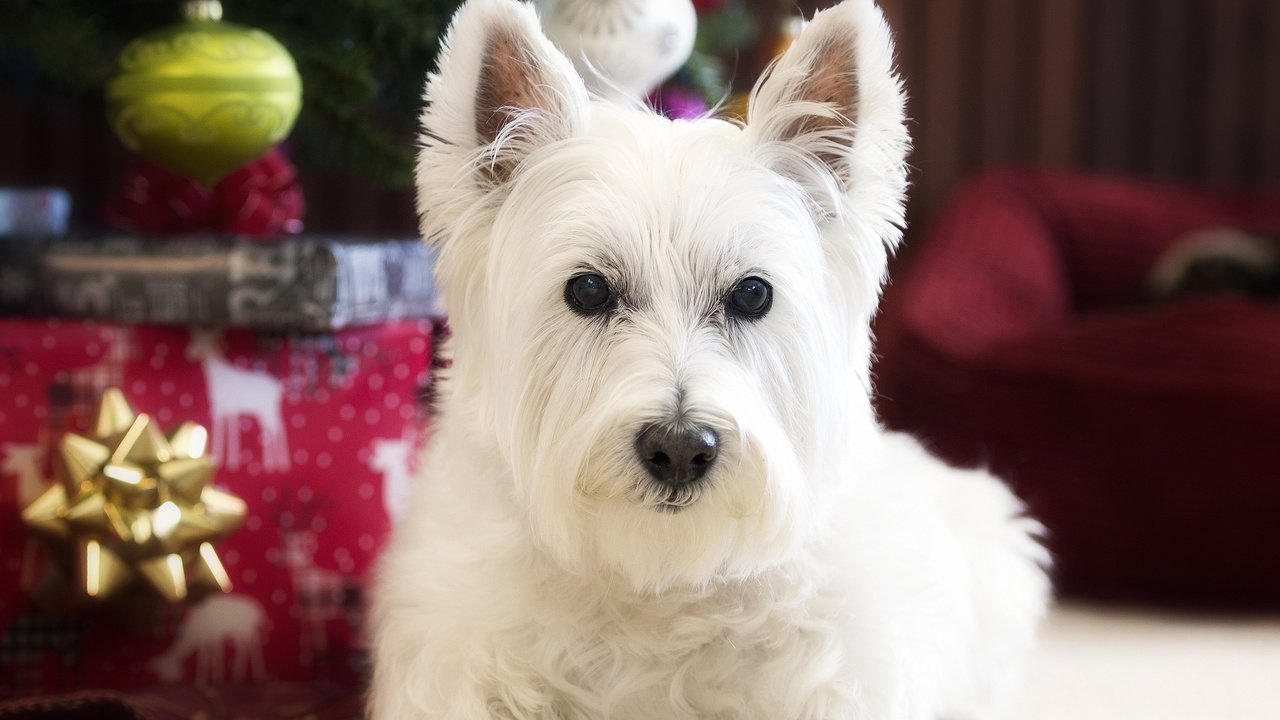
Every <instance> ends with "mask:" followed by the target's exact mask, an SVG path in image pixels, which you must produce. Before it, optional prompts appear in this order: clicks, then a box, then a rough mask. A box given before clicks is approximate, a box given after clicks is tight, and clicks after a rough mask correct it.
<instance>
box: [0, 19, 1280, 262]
mask: <svg viewBox="0 0 1280 720" xmlns="http://www.w3.org/2000/svg"><path fill="white" fill-rule="evenodd" d="M41 5H42V3H35V2H24V1H23V0H17V1H16V2H10V3H7V4H6V9H5V10H3V11H2V12H4V13H5V17H4V18H3V20H4V21H5V26H6V27H7V30H0V38H4V45H5V47H4V48H3V58H4V62H3V65H2V66H0V69H2V71H3V72H2V73H0V184H5V185H26V186H32V185H51V186H58V187H65V188H67V189H69V190H71V191H72V193H73V195H74V196H75V197H76V199H77V201H78V202H77V203H76V204H75V210H74V212H75V217H76V219H77V220H79V221H82V222H88V221H91V220H93V219H95V218H96V215H95V213H96V210H97V202H96V201H97V200H98V199H100V198H101V197H102V196H103V195H105V193H106V191H107V189H108V188H111V187H112V186H113V185H114V184H115V183H117V182H118V181H119V178H120V176H121V174H122V173H123V170H124V166H125V161H126V157H127V154H126V152H125V151H124V149H123V148H122V147H121V146H120V143H118V142H116V141H115V140H114V138H113V137H112V136H111V131H110V129H109V128H108V127H107V125H106V123H104V122H103V120H102V118H103V107H102V99H101V98H102V86H101V83H102V82H103V81H105V78H106V77H107V76H108V75H109V73H110V61H111V58H114V56H115V54H116V53H118V52H119V50H120V49H121V48H122V47H123V44H124V43H125V42H126V41H128V40H129V39H132V37H133V36H135V35H138V34H141V33H143V32H145V31H147V30H150V29H154V28H156V27H158V26H160V25H163V24H165V23H167V22H169V21H171V20H176V18H177V17H178V11H177V10H176V7H177V3H175V2H162V1H157V0H151V1H139V0H133V1H131V2H124V3H112V4H110V5H105V4H101V3H90V2H83V3H55V4H54V5H63V6H70V10H74V11H76V12H75V14H74V18H75V20H76V24H75V25H74V27H76V28H80V29H82V30H84V31H85V32H92V33H93V35H94V37H95V38H96V42H93V43H88V44H87V45H88V46H89V48H91V50H87V49H86V48H85V47H84V46H83V45H82V44H80V43H79V41H78V40H79V39H78V38H76V37H71V38H68V37H66V35H65V33H66V31H67V27H69V26H71V25H70V19H69V18H66V17H64V16H62V15H58V14H53V15H50V14H49V11H48V10H46V9H40V6H41ZM77 5H79V6H80V7H76V6H77ZM321 5H322V6H314V7H313V6H312V5H309V4H306V3H296V2H295V3H290V2H279V3H270V4H262V3H254V2H247V1H243V2H237V3H228V10H227V12H228V17H229V19H235V20H236V21H237V22H242V23H246V24H251V25H253V24H256V25H260V26H262V27H264V28H266V29H268V30H269V31H271V32H273V33H275V34H276V35H278V36H279V37H281V38H282V39H283V40H285V41H286V45H290V43H289V42H288V40H289V39H290V38H291V37H297V38H302V39H306V40H308V41H310V42H313V43H316V46H314V47H308V46H301V47H294V46H291V47H290V49H291V50H292V51H293V52H294V54H295V55H296V56H298V58H299V61H300V64H301V65H302V69H303V72H304V79H305V80H306V81H307V83H306V87H307V88H308V95H307V104H306V105H304V107H306V108H307V109H306V110H304V116H303V120H302V122H300V124H299V128H298V132H299V133H304V134H307V135H308V136H310V135H314V134H316V133H317V132H320V131H319V130H318V128H317V127H316V126H319V127H321V128H326V129H330V130H332V129H334V128H339V129H342V132H340V133H335V132H330V133H329V134H328V139H327V140H319V139H316V138H311V137H306V138H303V139H302V141H303V142H304V145H305V147H306V149H307V150H308V151H311V152H310V154H306V153H295V154H294V156H293V161H294V162H295V163H296V164H297V165H298V166H299V169H300V171H301V177H302V180H303V186H304V188H305V190H306V195H307V198H308V199H309V200H310V201H311V202H310V203H309V205H310V209H309V211H308V214H307V219H306V224H307V227H308V228H309V229H310V230H312V231H316V232H340V233H345V232H353V233H384V234H405V233H412V232H413V231H414V230H415V222H414V218H413V213H412V210H411V208H412V203H411V202H410V197H409V193H408V191H407V189H405V188H404V187H403V184H404V180H405V178H404V175H403V169H404V168H403V166H402V165H401V166H396V165H395V163H393V162H388V161H382V162H383V167H379V165H378V164H377V162H375V161H377V160H379V159H380V158H376V157H375V158H370V157H369V156H370V155H377V154H379V153H382V154H385V153H387V149H386V148H385V147H381V146H380V145H378V144H377V143H376V142H375V141H370V142H369V143H367V144H365V145H362V144H361V143H360V141H359V139H358V138H357V135H358V133H357V132H356V129H358V128H361V127H363V126H362V125H361V124H360V123H358V122H356V121H355V120H347V121H346V124H345V125H344V124H342V121H341V120H340V119H338V120H328V121H327V122H326V121H321V120H320V119H319V118H313V117H311V116H309V115H307V114H305V113H307V112H310V110H311V107H310V105H311V104H312V103H313V102H317V101H316V100H315V99H314V98H313V95H314V97H315V98H322V99H323V100H324V101H325V102H326V103H328V104H330V105H333V106H334V107H325V108H324V109H323V112H324V113H325V114H327V115H330V116H339V117H340V116H342V115H343V114H346V115H348V116H354V117H355V118H358V119H359V120H360V121H361V122H363V123H366V124H368V125H370V126H374V125H376V126H378V127H385V128H386V129H387V131H388V134H387V135H386V136H385V137H386V138H387V139H388V140H390V139H395V140H399V141H403V142H404V143H405V144H408V142H409V141H410V131H411V127H410V126H406V124H405V122H404V112H405V111H404V109H405V108H409V107H412V106H413V105H414V104H415V103H416V101H417V92H416V89H417V88H418V87H419V86H420V84H421V77H422V75H423V73H424V72H425V71H426V70H427V69H428V68H429V67H430V64H431V58H432V56H433V51H434V47H435V46H434V42H433V41H431V39H430V37H429V33H432V32H434V31H436V30H438V28H439V24H440V22H442V18H444V17H447V15H448V12H449V10H450V9H451V7H452V5H453V3H450V2H398V3H396V2H347V3H333V4H332V5H330V4H327V3H326V4H321ZM698 5H700V6H701V8H700V12H701V13H702V14H703V16H704V17H711V18H713V19H715V20H717V21H719V23H720V24H719V25H717V26H715V27H714V28H711V29H710V30H708V31H704V32H706V33H707V34H709V35H712V37H713V38H714V39H708V40H706V41H705V42H704V43H703V45H704V46H708V47H709V49H710V50H712V51H713V52H716V53H719V55H720V56H721V58H722V62H723V68H724V70H723V77H722V78H721V79H716V80H712V81H710V83H709V84H710V85H711V87H712V90H710V91H709V93H708V94H712V95H713V94H714V92H715V90H714V89H715V88H716V87H717V84H718V87H721V88H724V89H725V90H726V91H728V92H732V91H742V90H745V89H748V88H749V87H750V86H751V84H752V83H753V82H754V81H755V79H756V77H757V76H758V74H759V72H760V70H761V69H762V68H763V67H764V65H765V64H766V63H767V62H768V60H769V59H770V58H771V57H772V56H773V53H774V51H775V50H776V48H777V47H778V46H779V35H780V34H782V33H783V31H784V28H785V27H786V18H787V17H790V16H794V15H797V14H800V13H804V14H806V15H807V14H810V13H811V12H812V11H813V10H814V9H816V8H818V7H821V6H822V5H823V3H821V2H814V1H812V0H805V1H804V2H800V3H796V4H792V3H781V2H772V1H770V0H704V2H701V3H698ZM881 5H882V7H883V8H884V10H885V13H886V14H887V15H888V17H889V20H890V22H891V24H892V26H893V27H894V29H895V31H896V34H897V38H898V59H899V65H900V68H901V70H902V73H903V75H904V77H905V78H906V81H907V87H908V89H909V93H910V115H911V117H912V118H913V126H912V131H913V135H914V137H915V141H916V149H915V152H914V153H913V154H912V158H911V163H912V166H913V168H914V172H913V173H912V180H913V183H914V190H913V192H912V193H911V219H912V223H911V230H910V231H909V232H910V235H911V236H912V237H914V236H915V235H917V234H918V233H919V232H920V231H922V230H923V229H924V228H926V227H927V226H928V224H929V221H930V220H931V219H932V218H933V217H934V215H936V213H937V212H938V210H939V209H940V206H941V204H942V202H943V201H944V199H945V198H946V197H947V195H948V193H949V192H950V191H951V190H952V188H953V187H954V186H955V184H956V182H957V181H959V180H960V179H961V178H962V177H965V176H966V175H968V174H971V173H973V172H975V171H976V170H979V169H981V168H984V167H988V166H992V165H1007V164H1011V163H1014V164H1024V165H1035V166H1041V167H1052V168H1071V169H1088V170H1099V171H1105V172H1109V173H1123V174H1129V175H1134V176H1138V177H1143V178H1158V179H1165V180H1178V181H1185V182H1192V183H1211V184H1214V185H1218V186H1225V187H1230V186H1233V185H1240V184H1246V183H1257V182H1260V181H1264V180H1268V179H1270V180H1274V179H1276V178H1277V176H1278V175H1280V132H1277V130H1276V128H1278V127H1280V83H1278V82H1277V80H1276V78H1277V77H1280V43H1277V42H1276V41H1275V39H1276V37H1277V35H1278V34H1280V4H1278V3H1275V2H1272V1H1271V0H884V2H882V3H881ZM44 23H49V25H50V27H49V28H48V29H47V31H46V32H43V33H35V32H32V30H33V28H40V27H41V25H42V24H44ZM63 23H66V24H63ZM704 24H705V22H704ZM95 25H96V27H95ZM309 27H310V28H311V29H310V30H309V29H308V28H309ZM282 30H283V32H282ZM412 33H418V34H419V36H420V37H419V38H406V37H405V36H406V35H409V34H412ZM5 35H7V36H8V37H5ZM344 35H346V36H345V37H344ZM15 46H18V47H15ZM33 49H35V50H38V51H39V52H34V53H33V52H31V50H33ZM63 51H70V52H72V53H73V54H72V56H71V58H69V59H68V58H64V59H62V60H60V61H59V62H58V63H57V64H54V65H55V66H53V67H51V66H50V65H51V64H52V63H49V62H48V61H47V59H48V56H50V55H54V56H56V55H58V53H60V52H63ZM95 51H96V55H95V54H94V52H95ZM379 53H382V54H384V55H385V56H384V57H378V54H379ZM346 56H354V57H355V58H357V60H358V61H357V63H356V65H355V66H352V65H350V64H347V63H348V61H347V59H346ZM371 56H372V57H371ZM67 65H70V66H71V67H66V66H67ZM344 65H345V67H344ZM343 70H348V71H350V74H348V75H343V74H342V73H341V72H340V71H343ZM362 72H367V73H368V74H367V75H361V74H360V73H362ZM313 78H314V80H313ZM95 82H96V83H97V84H94V83H95ZM313 85H314V88H313ZM320 112H321V110H320V108H318V107H317V108H316V113H315V114H316V115H317V116H318V115H320ZM397 132H398V134H396V133H397ZM379 140H381V138H379ZM296 142H298V140H297V139H295V143H296ZM325 144H330V145H334V144H343V145H345V146H349V147H350V148H351V150H352V151H355V152H360V153H362V154H363V155H364V161H363V162H362V163H361V164H362V165H363V166H365V167H367V168H368V169H369V170H370V172H368V173H364V174H357V173H352V172H348V171H347V168H346V167H345V166H343V167H334V166H333V156H334V153H332V152H324V153H322V154H324V155H325V157H323V158H318V157H314V154H315V151H317V150H319V148H317V147H316V146H320V145H325ZM344 149H345V148H344ZM337 155H338V157H343V156H342V154H341V153H338V154H337ZM368 175H374V177H368ZM908 247H911V244H910V243H909V244H908Z"/></svg>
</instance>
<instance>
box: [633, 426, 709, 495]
mask: <svg viewBox="0 0 1280 720" xmlns="http://www.w3.org/2000/svg"><path fill="white" fill-rule="evenodd" d="M718 442H719V438H718V437H717V436H716V433H715V431H714V430H712V429H711V428H709V427H705V426H700V425H692V426H690V425H670V424H666V423H658V424H655V425H650V426H648V427H646V428H645V429H644V430H641V431H640V434H639V435H638V436H637V437H636V454H637V455H639V456H640V464H641V465H643V466H644V469H645V470H647V471H648V472H649V474H650V475H652V476H653V479H654V480H657V481H658V482H661V483H665V484H667V485H670V486H672V487H679V486H680V485H684V484H686V483H691V482H694V481H696V480H698V479H699V478H701V477H702V476H703V475H706V474H707V470H710V469H711V466H712V465H714V464H715V462H716V444H717V443H718Z"/></svg>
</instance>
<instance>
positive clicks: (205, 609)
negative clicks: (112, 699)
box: [148, 595, 268, 684]
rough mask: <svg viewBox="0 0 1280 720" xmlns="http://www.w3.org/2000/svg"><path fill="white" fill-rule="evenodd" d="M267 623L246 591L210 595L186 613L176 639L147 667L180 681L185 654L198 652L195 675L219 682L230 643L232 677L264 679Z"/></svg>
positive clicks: (165, 679) (162, 676)
mask: <svg viewBox="0 0 1280 720" xmlns="http://www.w3.org/2000/svg"><path fill="white" fill-rule="evenodd" d="M267 626H268V621H267V615H266V613H265V612H263V610H262V605H260V604H259V603H258V601H257V600H254V599H253V598H250V597H248V596H247V595H210V596H209V597H208V598H206V599H205V600H203V601H201V602H200V604H199V605H196V606H195V607H193V608H191V609H190V610H189V611H188V612H187V615H186V617H185V618H183V620H182V624H181V625H179V626H178V633H177V636H176V637H175V638H174V641H173V644H172V645H170V646H169V649H168V650H166V651H165V652H163V653H161V654H160V655H157V656H156V657H154V658H152V659H151V662H150V663H149V664H148V666H149V667H150V669H151V671H152V672H154V673H155V674H156V676H157V677H158V678H160V680H161V681H163V682H167V683H173V682H178V681H179V680H181V679H182V677H183V666H184V665H185V663H186V661H187V658H189V657H191V656H192V655H195V658H196V671H195V677H194V678H193V679H194V680H195V681H196V682H197V683H200V684H221V683H222V682H224V681H225V680H226V679H227V677H226V670H227V667H226V665H227V656H226V651H227V645H228V644H230V645H231V653H232V671H231V680H232V681H233V682H246V681H256V680H261V679H262V678H263V676H264V674H265V672H266V667H265V663H264V662H263V658H262V646H263V640H262V636H263V634H264V633H265V632H266V630H267Z"/></svg>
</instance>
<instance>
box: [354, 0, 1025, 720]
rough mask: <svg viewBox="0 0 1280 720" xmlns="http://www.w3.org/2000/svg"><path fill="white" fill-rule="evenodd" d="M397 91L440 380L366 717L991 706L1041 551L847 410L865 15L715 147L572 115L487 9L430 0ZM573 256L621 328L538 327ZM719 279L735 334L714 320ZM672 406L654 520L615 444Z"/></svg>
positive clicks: (627, 444)
mask: <svg viewBox="0 0 1280 720" xmlns="http://www.w3.org/2000/svg"><path fill="white" fill-rule="evenodd" d="M842 87H843V88H850V87H854V88H856V95H855V96H853V101H851V102H847V103H845V105H847V106H842V104H841V102H840V97H841V95H840V91H839V89H840V88H842ZM833 89H834V90H833ZM427 96H428V101H429V106H428V108H427V110H426V111H425V113H424V115H423V128H424V135H423V149H422V152H421V156H420V164H419V172H418V189H419V202H420V207H419V209H420V211H421V215H422V218H423V223H422V227H423V232H424V234H425V235H426V237H427V238H428V239H429V240H430V241H431V242H433V243H435V244H437V245H438V247H439V261H438V267H437V272H438V276H439V281H440V286H441V288H442V290H443V293H444V300H445V304H446V307H447V309H448V311H449V313H450V318H451V325H452V329H453V337H452V340H451V342H450V345H449V352H450V354H451V357H452V360H453V366H452V369H451V370H450V371H449V372H448V374H447V375H446V377H445V378H444V380H443V382H442V388H443V390H442V397H441V400H440V412H439V415H438V419H437V423H436V429H435V431H434V436H433V437H432V438H431V441H430V446H429V450H428V454H427V458H426V463H425V470H424V482H423V483H422V485H421V486H420V487H418V488H417V489H416V492H415V496H414V497H413V501H412V504H411V506H410V508H409V509H408V511H407V513H406V515H405V518H404V520H403V521H402V523H401V524H400V525H399V526H398V527H397V529H396V532H395V534H394V537H393V538H392V540H391V543H390V545H389V547H388V548H387V550H386V552H385V555H384V557H383V559H382V563H381V566H380V572H379V577H378V580H377V587H376V593H375V598H374V613H373V625H372V641H373V644H374V645H373V646H374V661H375V665H374V667H375V672H374V682H373V689H372V698H371V713H372V716H373V717H374V718H375V719H376V720H391V719H396V720H404V719H406V718H458V719H462V718H468V719H470V718H530V719H531V718H537V719H540V720H552V719H555V720H577V719H580V718H581V719H585V718H590V719H592V720H600V719H603V718H618V719H628V718H637V719H638V718H646V719H659V718H660V719H664V720H672V719H677V718H768V719H771V720H785V719H791V718H814V719H817V718H827V719H835V718H861V719H868V720H870V719H881V718H886V719H887V718H894V719H899V718H901V719H908V718H910V719H915V718H919V719H921V720H937V719H938V718H942V717H948V718H959V717H990V716H992V713H994V712H996V709H997V708H998V707H999V706H1000V703H1001V702H1002V700H1003V698H1004V697H1005V695H1006V694H1007V692H1008V691H1009V689H1010V687H1011V685H1012V683H1013V681H1014V679H1015V678H1016V676H1017V667H1018V664H1019V662H1020V660H1021V658H1022V656H1023V655H1024V654H1025V652H1026V651H1027V650H1028V648H1029V646H1030V644H1031V643H1032V640H1033V636H1034V633H1035V627H1036V625H1037V623H1038V621H1039V618H1040V616H1041V614H1042V612H1043V608H1044V604H1045V599H1046V594H1047V582H1046V579H1045V576H1044V573H1043V571H1042V570H1041V563H1042V562H1043V561H1044V555H1043V551H1042V550H1041V548H1040V546H1039V545H1038V544H1037V542H1036V541H1035V540H1034V539H1033V536H1034V533H1035V529H1036V525H1035V524H1034V523H1033V522H1032V521H1030V520H1027V519H1025V518H1023V517H1022V516H1021V515H1020V506H1019V503H1018V501H1017V500H1016V499H1015V498H1014V497H1013V496H1012V495H1011V494H1010V493H1009V492H1008V491H1007V490H1006V489H1005V488H1004V486H1003V485H1001V484H1000V483H999V482H998V481H997V480H995V479H994V478H992V477H991V476H989V475H987V474H986V473H983V472H979V471H962V470H956V469H953V468H950V467H947V466H946V465H944V464H942V463H940V462H939V461H937V460H935V459H933V458H932V457H930V456H929V455H928V454H927V452H926V451H925V450H923V449H922V448H921V447H920V446H919V445H918V444H917V443H916V442H915V441H913V440H911V439H910V438H907V437H904V436H902V435H897V434H893V433H888V432H885V431H884V430H882V429H881V428H880V427H879V426H878V425H877V423H876V420H875V418H874V414H873V411H872V406H871V401H870V386H871V382H870V377H869V371H868V365H869V357H870V348H871V342H870V329H869V323H870V320H871V317H872V315H873V313H874V311H875V308H876V305H877V303H878V298H879V290H880V285H881V281H882V278H883V275H884V272H885V266H886V262H887V256H888V252H889V251H890V250H891V249H892V248H893V246H894V245H895V244H896V243H897V241H898V239H899V237H900V233H899V230H898V227H899V226H900V224H901V222H902V199H903V192H904V188H905V171H904V166H903V162H904V156H905V152H906V148H907V142H908V140H907V135H906V131H905V128H904V121H903V97H902V91H901V88H900V84H899V82H898V79H897V78H896V76H895V75H894V72H893V69H892V46H891V41H890V36H889V31H888V29H887V27H886V26H885V24H884V21H883V18H882V17H881V14H880V12H879V10H878V9H877V8H876V7H875V6H874V4H873V3H872V2H871V0H845V2H844V3H842V4H840V5H838V6H837V7H835V8H832V9H830V10H827V11H825V12H822V13H819V14H818V16H817V17H816V18H815V19H814V20H813V22H812V23H811V24H809V25H808V26H807V28H806V29H805V30H804V31H803V33H802V34H801V36H800V38H799V39H798V41H797V42H796V43H795V45H794V46H793V47H792V48H791V49H790V50H789V51H788V52H787V53H786V55H785V56H784V57H783V58H782V59H781V60H780V62H779V63H778V64H777V65H776V66H775V67H774V68H773V70H772V71H771V72H770V74H769V75H768V76H767V78H766V79H765V80H764V81H762V83H761V84H760V85H759V86H758V88H757V91H756V92H755V94H754V97H753V102H752V108H751V113H750V118H749V120H748V122H747V123H746V125H745V127H739V126H736V125H733V124H730V123H726V122H722V121H718V120H711V119H704V120H698V121H694V122H679V121H677V122H671V121H669V120H666V119H663V118H661V117H658V116H656V115H653V114H651V113H648V112H644V111H641V110H638V109H634V108H622V107H616V106H613V105H610V104H607V103H603V102H599V101H592V100H590V99H589V98H588V95H587V92H586V91H585V89H584V87H583V84H582V81H581V80H580V79H579V78H578V76H577V75H575V73H574V71H573V68H572V66H571V65H570V63H569V62H568V60H566V59H565V57H564V56H563V55H561V54H560V53H559V52H557V51H556V50H555V49H554V47H553V46H552V45H551V44H550V43H549V42H548V41H547V40H546V39H545V38H544V37H543V36H542V34H541V33H540V31H539V29H538V24H537V18H536V16H535V15H534V12H533V10H532V9H530V8H529V7H527V6H524V5H521V4H519V3H517V2H515V1H514V0H470V1H469V2H468V3H467V4H466V5H464V6H463V7H462V8H461V9H460V10H459V11H458V14H457V16H456V17H455V19H454V21H453V24H452V27H451V28H450V30H449V33H448V36H447V40H446V43H445V50H444V53H443V55H442V58H441V62H440V69H439V72H438V74H435V75H432V76H431V77H430V79H429V81H428V89H427ZM495 100H496V101H497V102H495ZM494 113H497V114H496V115H495V114H494ZM495 118H497V119H498V120H499V121H500V122H496V124H495ZM584 270H590V271H592V272H598V273H600V274H601V275H602V276H604V277H606V278H607V279H608V280H609V282H610V283H611V285H612V286H613V287H614V288H615V289H616V290H617V292H618V293H619V297H620V300H619V308H618V310H617V311H615V312H614V313H611V314H609V315H608V316H607V317H583V316H581V315H579V314H576V313H574V312H573V311H571V310H570V309H569V308H568V307H567V305H566V303H565V299H564V292H565V283H566V281H567V280H568V279H569V278H570V277H572V276H573V275H574V274H575V273H578V272H582V271H584ZM748 275H759V276H762V277H766V278H767V279H768V280H769V282H770V283H771V284H772V286H773V288H774V293H775V298H774V304H773V307H772V310H771V311H770V312H769V314H768V315H766V316H765V317H763V318H761V319H759V320H756V321H744V320H742V319H740V318H733V317H728V316H726V314H725V312H724V306H723V302H724V297H725V295H726V293H727V292H728V291H729V289H730V288H732V287H733V286H734V284H735V283H736V282H737V281H738V280H739V279H741V278H743V277H745V276H748ZM675 414H680V415H681V416H682V417H684V418H685V419H686V420H689V421H693V422H698V423H702V424H705V425H708V426H710V427H712V428H714V429H715V430H716V431H717V432H718V434H719V436H720V439H721V447H720V457H719V459H718V460H717V462H716V464H715V466H714V467H713V468H712V470H711V472H710V474H709V475H708V477H707V478H705V479H704V480H703V481H702V482H701V483H700V484H698V485H697V488H696V490H694V491H693V492H692V493H689V494H687V496H685V497H683V498H682V500H683V501H684V502H686V504H685V506H684V507H683V508H682V510H681V511H680V512H672V511H671V510H670V508H662V507H659V504H660V501H661V497H662V494H661V493H659V492H657V491H656V490H655V489H654V488H653V486H652V483H651V482H650V481H649V480H648V478H647V476H646V474H645V472H644V470H643V469H642V467H641V465H640V463H639V462H638V460H637V458H636V456H635V451H634V449H633V448H634V442H635V437H636V435H637V433H638V432H639V431H640V429H641V428H643V427H645V426H646V425H647V424H649V423H651V422H655V421H661V420H663V419H669V418H671V417H672V416H673V415H675Z"/></svg>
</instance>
